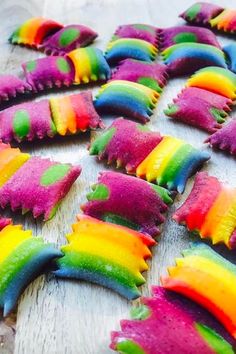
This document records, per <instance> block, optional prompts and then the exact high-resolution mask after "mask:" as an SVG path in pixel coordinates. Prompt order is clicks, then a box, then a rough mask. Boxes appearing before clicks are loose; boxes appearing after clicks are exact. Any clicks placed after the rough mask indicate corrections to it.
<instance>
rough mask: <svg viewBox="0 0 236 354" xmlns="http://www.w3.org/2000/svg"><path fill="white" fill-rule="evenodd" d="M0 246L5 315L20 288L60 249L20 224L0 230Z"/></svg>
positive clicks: (1, 300) (1, 298)
mask: <svg viewBox="0 0 236 354" xmlns="http://www.w3.org/2000/svg"><path fill="white" fill-rule="evenodd" d="M0 249H1V255H0V307H1V308H3V315H4V316H7V315H8V314H9V313H10V312H11V311H12V310H13V309H14V307H15V306H16V303H17V300H18V298H19V296H20V294H21V292H22V291H23V290H24V288H25V287H26V286H27V285H28V284H29V283H30V282H31V281H32V280H33V279H34V278H36V277H37V276H38V275H40V274H41V273H42V272H45V267H46V266H48V265H49V263H50V262H52V261H53V260H55V259H56V258H58V257H61V256H62V253H61V252H60V251H58V250H57V249H55V248H54V247H53V246H52V245H51V244H46V243H44V241H43V238H42V237H33V236H32V231H30V230H27V231H24V230H23V229H22V226H21V225H8V226H6V227H4V228H3V229H2V230H1V231H0Z"/></svg>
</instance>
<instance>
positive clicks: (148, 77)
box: [111, 59, 167, 93]
mask: <svg viewBox="0 0 236 354" xmlns="http://www.w3.org/2000/svg"><path fill="white" fill-rule="evenodd" d="M111 80H126V81H132V82H136V83H138V84H142V85H144V86H147V87H149V88H151V89H153V90H154V91H156V92H158V93H161V92H162V87H163V86H164V85H165V84H166V81H167V67H166V66H165V65H162V64H159V63H149V62H144V61H141V60H135V59H125V60H123V61H122V62H121V63H120V64H119V66H118V67H117V69H116V70H115V71H114V73H113V74H112V77H111Z"/></svg>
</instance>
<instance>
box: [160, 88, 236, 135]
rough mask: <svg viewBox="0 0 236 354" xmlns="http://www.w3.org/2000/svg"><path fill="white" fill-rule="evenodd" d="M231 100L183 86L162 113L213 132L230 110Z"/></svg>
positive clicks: (219, 126)
mask: <svg viewBox="0 0 236 354" xmlns="http://www.w3.org/2000/svg"><path fill="white" fill-rule="evenodd" d="M230 105H232V101H231V100H230V99H228V98H226V97H224V96H221V95H218V94H215V93H213V92H210V91H207V90H203V89H200V88H198V87H187V88H185V89H184V90H183V91H182V92H181V93H180V94H179V95H178V97H177V98H175V99H174V100H173V103H172V104H169V105H168V108H167V109H165V110H164V113H165V114H166V115H167V116H169V117H171V118H174V119H177V120H179V121H181V122H184V123H187V124H189V125H193V126H195V127H198V128H201V129H203V130H206V131H207V132H210V133H214V132H215V131H216V130H217V129H219V128H221V124H222V123H223V122H225V119H226V117H227V115H228V112H229V111H230Z"/></svg>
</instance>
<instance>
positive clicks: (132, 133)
mask: <svg viewBox="0 0 236 354" xmlns="http://www.w3.org/2000/svg"><path fill="white" fill-rule="evenodd" d="M161 140H162V137H161V135H160V134H159V133H158V132H153V131H151V130H150V129H149V128H148V127H147V126H145V127H144V126H143V125H141V124H137V123H135V122H132V121H130V120H128V119H124V118H118V119H116V120H115V121H114V122H113V123H112V124H111V126H110V127H109V128H107V130H106V131H105V132H104V133H102V134H101V135H99V136H98V137H97V138H96V139H94V141H93V142H92V143H91V145H90V149H89V153H90V155H97V156H98V158H99V160H104V159H105V160H107V162H108V164H111V163H112V162H115V163H116V165H117V167H125V169H126V171H127V172H128V173H135V171H136V168H137V167H138V165H139V164H140V163H141V162H142V161H143V160H144V159H145V157H146V156H147V155H148V154H149V153H150V152H151V151H152V150H153V149H154V148H155V147H156V146H157V145H158V144H159V143H160V141H161Z"/></svg>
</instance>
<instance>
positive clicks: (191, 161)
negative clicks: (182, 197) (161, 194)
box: [136, 136, 210, 193]
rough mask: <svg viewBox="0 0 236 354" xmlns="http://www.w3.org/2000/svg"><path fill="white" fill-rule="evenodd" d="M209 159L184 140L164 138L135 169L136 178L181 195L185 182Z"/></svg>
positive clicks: (205, 153)
mask: <svg viewBox="0 0 236 354" xmlns="http://www.w3.org/2000/svg"><path fill="white" fill-rule="evenodd" d="M209 159H210V155H209V154H208V153H207V152H205V151H200V150H198V149H196V148H194V147H193V146H192V145H190V144H188V143H186V142H185V141H184V140H181V139H177V138H174V137H171V136H164V137H163V139H162V140H161V142H160V143H159V144H158V145H157V146H156V147H155V148H154V149H153V150H152V152H150V154H149V155H147V157H146V158H145V159H144V160H143V161H142V162H141V163H140V165H139V166H138V167H137V169H136V175H137V176H138V177H142V178H145V179H146V180H147V181H148V182H156V183H157V184H159V185H160V186H163V187H167V188H168V189H170V190H177V191H178V192H179V193H182V192H183V191H184V189H185V186H186V183H187V180H188V178H189V177H191V176H192V175H193V174H194V173H195V172H196V171H197V170H198V169H199V168H200V167H201V166H202V165H203V163H204V162H206V161H207V160H209Z"/></svg>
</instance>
